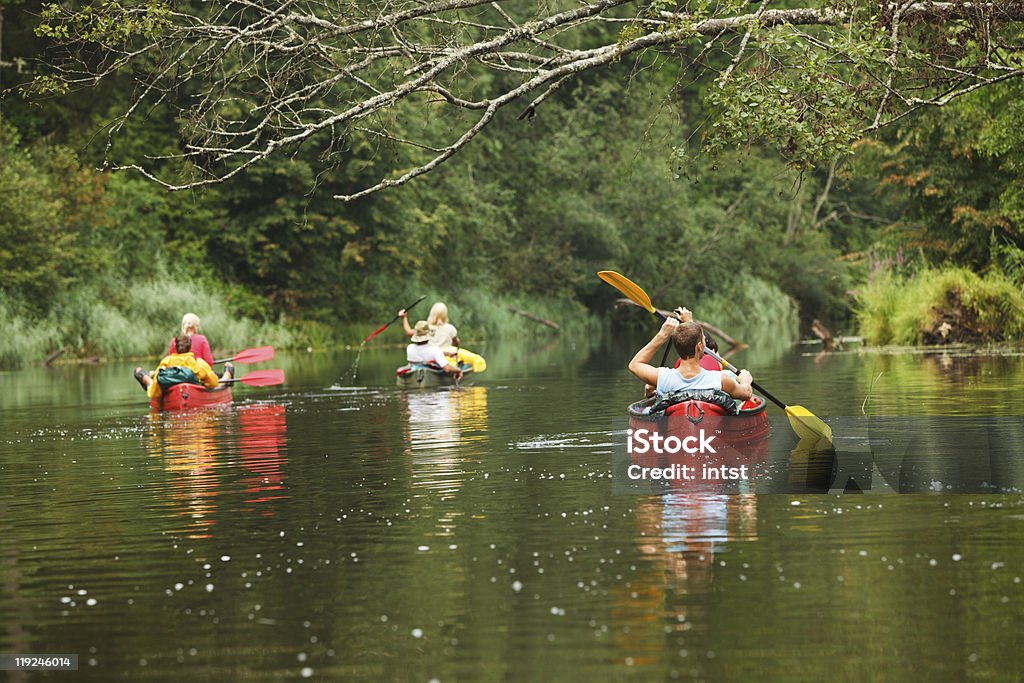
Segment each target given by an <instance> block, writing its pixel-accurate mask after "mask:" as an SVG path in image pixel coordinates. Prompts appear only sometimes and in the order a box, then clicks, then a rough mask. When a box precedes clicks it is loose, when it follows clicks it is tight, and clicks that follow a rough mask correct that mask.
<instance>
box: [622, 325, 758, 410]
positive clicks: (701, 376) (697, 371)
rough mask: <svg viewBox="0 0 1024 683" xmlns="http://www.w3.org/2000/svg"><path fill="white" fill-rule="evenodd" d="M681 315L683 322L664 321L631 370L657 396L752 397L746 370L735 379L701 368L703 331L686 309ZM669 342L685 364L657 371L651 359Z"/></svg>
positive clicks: (641, 351) (725, 374)
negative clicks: (714, 392) (710, 393)
mask: <svg viewBox="0 0 1024 683" xmlns="http://www.w3.org/2000/svg"><path fill="white" fill-rule="evenodd" d="M680 315H681V317H682V322H680V320H678V319H676V318H671V317H670V318H667V319H666V320H665V322H664V324H662V326H661V329H660V330H658V334H656V335H654V338H653V339H651V341H649V342H647V345H646V346H644V347H643V348H642V349H640V350H639V351H637V353H636V355H635V356H633V360H631V361H629V371H630V372H632V373H633V375H635V376H636V377H637V378H638V379H641V380H643V381H644V382H646V383H647V384H650V385H652V386H654V388H655V392H656V393H657V395H658V396H664V395H665V394H669V393H672V392H673V391H678V390H680V389H694V390H699V389H721V390H722V391H724V392H725V393H727V394H729V395H730V396H732V397H733V398H735V399H740V400H746V399H748V398H750V397H751V396H752V395H753V391H752V389H751V383H752V382H753V377H751V376H750V373H749V372H748V371H747V370H740V373H739V375H738V376H737V377H736V378H735V379H733V377H732V375H731V373H723V372H721V371H714V370H705V369H704V368H702V367H701V366H700V359H701V358H702V357H703V356H704V344H705V341H704V328H702V327H701V326H700V325H698V324H697V323H695V322H693V314H692V313H690V311H688V310H687V309H685V308H683V309H681V312H680ZM669 339H671V340H672V344H673V345H674V346H675V348H676V351H677V352H678V353H679V357H680V358H681V359H682V362H681V363H680V364H679V367H678V368H656V367H654V366H653V365H651V359H652V358H653V357H654V354H655V353H657V351H658V349H659V348H660V347H661V345H662V344H664V343H665V342H666V341H668V340H669Z"/></svg>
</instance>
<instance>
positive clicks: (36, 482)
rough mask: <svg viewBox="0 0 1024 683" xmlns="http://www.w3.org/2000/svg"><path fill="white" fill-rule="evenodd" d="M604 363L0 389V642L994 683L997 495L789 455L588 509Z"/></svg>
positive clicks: (112, 666) (1021, 660)
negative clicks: (170, 401)
mask: <svg viewBox="0 0 1024 683" xmlns="http://www.w3.org/2000/svg"><path fill="white" fill-rule="evenodd" d="M632 348H634V347H633V345H632V343H631V342H629V343H627V342H623V343H622V344H618V342H615V341H614V340H612V341H611V342H607V341H605V342H602V343H601V344H599V345H597V346H596V347H593V348H590V349H587V348H583V347H582V346H581V347H573V346H572V345H571V344H566V345H565V346H563V347H561V348H559V349H551V350H549V351H545V352H544V354H543V355H541V356H539V357H537V358H533V359H531V358H530V356H529V353H528V350H526V349H518V348H516V349H511V348H506V349H495V350H493V352H492V351H491V350H489V351H488V352H487V353H488V355H489V360H490V357H491V356H493V357H495V358H502V359H506V360H504V361H503V362H502V363H498V364H495V365H492V368H491V369H489V370H488V373H487V374H486V375H484V376H482V377H481V378H480V379H479V382H478V384H477V385H476V386H474V387H468V388H463V389H461V390H441V391H434V392H419V393H412V392H409V393H405V392H401V391H399V390H397V389H395V388H394V387H393V386H392V385H391V384H392V382H393V373H394V367H395V365H396V364H397V362H396V359H395V356H396V355H400V353H401V351H400V350H399V349H379V350H370V349H367V350H364V353H363V358H362V359H361V364H360V378H359V381H360V383H361V384H359V385H356V386H352V385H351V384H349V383H348V382H347V381H346V379H347V377H348V376H349V375H348V372H349V369H350V368H351V366H352V360H353V358H352V354H344V353H339V354H333V355H332V354H324V355H316V354H310V355H297V356H291V357H287V356H286V357H284V358H282V364H283V365H284V367H285V370H286V372H287V374H288V377H289V382H288V384H287V385H286V386H284V387H280V388H277V389H274V390H272V391H260V392H257V391H251V392H246V391H245V390H240V391H239V392H238V395H237V399H238V400H237V402H236V404H235V405H234V406H231V407H229V408H227V409H226V410H223V411H213V412H210V413H203V414H192V415H178V416H173V415H157V416H150V415H149V413H148V408H147V407H146V405H145V402H144V400H143V397H142V396H141V392H139V391H138V387H137V386H132V384H131V380H130V367H129V366H128V365H127V364H125V365H124V366H122V367H114V366H111V367H107V368H103V367H101V368H74V369H67V368H66V369H59V370H58V371H57V373H59V374H61V375H62V376H63V379H64V380H67V381H69V382H70V383H71V386H72V387H74V391H73V392H70V393H65V394H60V395H52V396H51V395H50V394H49V393H48V392H49V390H50V388H51V386H55V385H56V384H58V382H57V381H56V380H55V379H52V378H51V376H50V375H45V374H44V375H41V374H40V373H39V372H37V371H34V370H33V371H27V372H26V373H24V374H18V375H7V376H5V382H7V381H10V382H13V383H15V384H20V383H25V385H24V386H22V385H19V386H16V387H13V390H12V392H11V394H9V395H8V397H7V398H4V399H0V400H3V401H8V402H9V403H8V404H7V405H5V406H4V408H3V409H4V417H5V432H4V434H3V435H2V437H0V438H2V440H3V446H4V447H3V453H2V458H0V474H2V476H3V478H2V485H0V511H2V515H0V527H2V531H3V533H2V534H0V614H3V615H4V618H3V622H4V624H3V625H4V628H3V629H2V630H0V651H4V652H47V651H66V652H77V653H79V654H80V655H81V658H82V667H81V670H80V671H79V672H78V674H76V676H77V677H78V678H80V679H82V680H97V681H99V680H103V681H107V680H116V679H136V678H142V677H145V678H148V679H153V680H167V681H179V680H182V679H185V678H193V679H196V680H256V679H261V678H268V677H302V676H305V675H309V676H310V677H311V678H314V679H317V680H367V681H369V680H373V681H377V680H424V681H429V680H431V679H438V680H441V681H447V680H494V679H511V680H564V679H577V678H581V677H587V678H593V679H595V680H632V679H635V680H651V679H670V678H675V677H681V678H694V679H697V680H701V679H704V680H730V679H732V680H791V681H819V680H822V679H824V678H827V679H829V680H850V681H855V680H864V678H865V677H870V678H874V679H876V680H877V679H893V680H896V679H902V678H906V677H911V676H913V677H918V678H922V677H923V678H926V679H951V678H952V679H957V678H992V679H1001V678H1002V679H1005V678H1008V677H1012V672H1014V671H1020V670H1022V667H1024V656H1022V655H1021V654H1020V651H1019V648H1017V647H1016V644H1017V641H1018V640H1019V638H1018V635H1017V632H1016V629H1015V628H1014V627H1013V624H1015V623H1019V621H1020V619H1021V618H1022V617H1024V584H1022V581H1021V579H1022V578H1024V524H1022V520H1024V506H1022V504H1021V499H1020V496H1019V495H995V494H974V495H945V494H939V495H908V496H897V495H887V496H886V495H873V496H860V495H853V494H847V495H809V494H810V492H812V491H818V490H820V487H817V481H818V478H819V476H820V472H816V471H815V466H816V464H815V462H814V457H813V454H803V455H801V454H800V453H798V452H797V453H796V454H795V455H794V453H793V452H787V455H786V458H785V459H784V461H779V462H775V461H773V460H771V459H770V458H769V459H768V460H767V461H765V462H764V463H760V462H758V463H752V466H753V465H756V466H757V467H758V468H759V469H758V471H760V472H764V473H766V475H771V476H772V477H776V478H777V479H775V480H774V481H778V482H779V487H780V488H781V489H782V490H792V488H791V487H794V486H795V487H797V488H798V489H799V488H800V487H801V486H802V487H803V488H802V489H800V490H803V491H806V492H807V493H801V494H784V495H762V494H758V495H754V494H752V493H751V492H749V491H746V492H745V491H742V490H736V489H735V488H727V487H722V488H716V487H714V486H708V487H705V488H703V489H700V490H683V489H679V488H675V489H669V490H668V491H666V492H664V493H663V494H661V495H655V494H652V493H616V492H614V490H613V486H612V482H611V476H610V472H611V451H612V446H611V444H612V443H613V442H614V441H615V438H616V437H615V434H614V432H615V429H616V428H615V425H616V421H619V422H620V423H621V421H623V420H624V419H625V416H624V410H625V406H626V405H627V404H628V403H629V402H631V401H632V400H635V398H636V396H637V393H638V389H639V388H638V387H637V386H636V383H635V382H633V381H631V380H630V379H629V378H628V377H627V376H626V373H625V371H624V362H625V360H626V359H627V358H628V353H629V350H630V349H632ZM773 359H774V360H773ZM734 360H735V361H736V362H737V363H740V364H746V363H743V359H742V357H740V358H735V359H734ZM763 363H764V364H763V365H761V364H760V363H758V364H755V363H751V365H753V366H754V368H753V369H754V370H755V376H756V377H757V378H758V379H759V381H763V383H764V385H765V386H766V387H771V389H772V391H773V392H774V393H776V394H777V395H778V396H780V397H786V398H790V397H792V400H794V401H799V402H800V403H801V404H803V405H807V406H808V407H811V408H812V409H814V410H815V412H816V413H819V414H821V415H823V416H828V415H829V414H833V415H843V414H845V415H857V414H858V413H859V410H860V407H861V405H862V404H863V402H864V398H865V396H866V395H867V393H868V392H869V391H870V392H872V399H871V401H869V404H868V405H869V406H879V405H884V406H886V407H887V408H888V407H891V406H897V405H898V406H908V405H914V403H915V402H916V403H918V404H921V405H930V406H934V407H937V406H939V405H941V404H942V401H943V400H947V399H948V397H949V396H950V395H960V396H962V397H963V398H964V401H963V402H961V406H968V405H972V401H971V399H973V398H985V400H988V401H989V402H990V403H991V402H992V401H996V402H997V404H998V405H999V406H1000V407H1001V408H1002V409H1003V410H1009V407H1008V406H1007V403H1006V400H1007V397H1008V396H1009V392H1008V391H1007V390H1006V389H1004V385H1005V384H1009V385H1011V386H1012V385H1013V384H1014V383H1016V384H1017V385H1019V384H1020V381H1021V380H1022V379H1024V368H1022V365H1021V359H1020V358H1019V357H990V358H984V357H977V358H971V359H968V360H965V361H961V360H959V359H958V358H956V357H955V356H954V357H951V363H952V365H951V366H950V367H947V366H946V365H945V364H944V361H942V360H941V357H939V359H937V360H936V361H931V360H923V359H922V358H921V357H919V356H916V355H902V356H884V355H878V354H852V353H851V354H835V355H832V356H830V357H827V358H824V359H817V360H815V359H814V358H813V357H812V356H804V355H801V353H799V350H797V351H795V352H790V353H782V355H775V354H772V355H771V357H770V358H768V359H766V360H764V361H763ZM492 370H494V372H493V374H492ZM879 372H883V374H882V378H883V379H880V380H878V381H877V382H876V381H875V379H874V378H875V377H877V376H878V374H879ZM888 377H892V378H893V379H894V380H895V383H894V385H890V386H884V385H883V384H882V383H883V381H884V380H886V378H888ZM338 378H341V379H338ZM335 382H341V384H336V383H335ZM872 382H874V384H873V388H872ZM883 386H884V388H883ZM900 390H901V391H902V395H901V396H899V397H897V396H895V395H894V394H893V393H891V392H896V391H900ZM965 410H966V408H965ZM876 414H882V413H876ZM782 419H784V418H782ZM972 448H973V446H972V444H963V445H962V452H963V460H965V461H968V462H970V461H971V458H972V453H973V451H972ZM730 486H732V485H731V484H730ZM850 653H855V656H851V654H850ZM894 653H906V654H904V655H900V656H894Z"/></svg>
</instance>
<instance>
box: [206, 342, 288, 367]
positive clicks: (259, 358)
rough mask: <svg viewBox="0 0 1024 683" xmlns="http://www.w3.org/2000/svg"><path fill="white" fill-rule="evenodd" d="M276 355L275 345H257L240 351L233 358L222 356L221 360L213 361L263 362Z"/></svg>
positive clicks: (215, 362) (245, 363)
mask: <svg viewBox="0 0 1024 683" xmlns="http://www.w3.org/2000/svg"><path fill="white" fill-rule="evenodd" d="M273 357H274V347H273V346H257V347H256V348H254V349H246V350H245V351H239V352H238V353H236V354H235V355H234V356H232V357H231V358H222V359H221V360H215V361H213V364H214V365H216V364H217V363H231V362H235V363H240V364H241V365H248V364H250V363H262V362H263V361H265V360H270V359H271V358H273Z"/></svg>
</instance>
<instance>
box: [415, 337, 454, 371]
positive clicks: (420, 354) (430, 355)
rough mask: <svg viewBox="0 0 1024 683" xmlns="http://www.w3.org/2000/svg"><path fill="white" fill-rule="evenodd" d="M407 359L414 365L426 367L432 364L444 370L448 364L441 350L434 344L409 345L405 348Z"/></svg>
mask: <svg viewBox="0 0 1024 683" xmlns="http://www.w3.org/2000/svg"><path fill="white" fill-rule="evenodd" d="M405 359H406V360H407V361H408V362H409V363H410V364H412V365H426V364H428V363H430V362H434V363H437V365H438V367H441V368H443V367H444V366H445V365H447V364H448V361H447V359H445V357H444V352H442V351H441V348H440V347H438V346H434V345H433V344H429V343H427V344H409V345H408V346H407V347H405Z"/></svg>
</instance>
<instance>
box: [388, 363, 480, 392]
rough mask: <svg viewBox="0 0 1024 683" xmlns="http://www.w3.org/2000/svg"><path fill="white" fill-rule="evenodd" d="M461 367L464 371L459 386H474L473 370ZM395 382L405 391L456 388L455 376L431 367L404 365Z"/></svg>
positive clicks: (398, 370) (397, 371) (464, 366)
mask: <svg viewBox="0 0 1024 683" xmlns="http://www.w3.org/2000/svg"><path fill="white" fill-rule="evenodd" d="M459 367H460V368H461V369H462V379H460V380H459V386H460V387H462V386H468V385H470V384H472V383H473V380H474V378H475V377H474V375H475V373H474V372H473V368H472V367H470V366H469V365H463V364H460V365H459ZM395 381H396V383H397V384H398V386H400V387H402V388H403V389H437V388H440V387H454V386H455V377H454V376H453V375H449V374H448V373H446V372H444V371H443V370H439V369H438V368H435V367H432V366H429V365H408V364H407V365H403V366H401V367H399V368H398V369H396V370H395Z"/></svg>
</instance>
